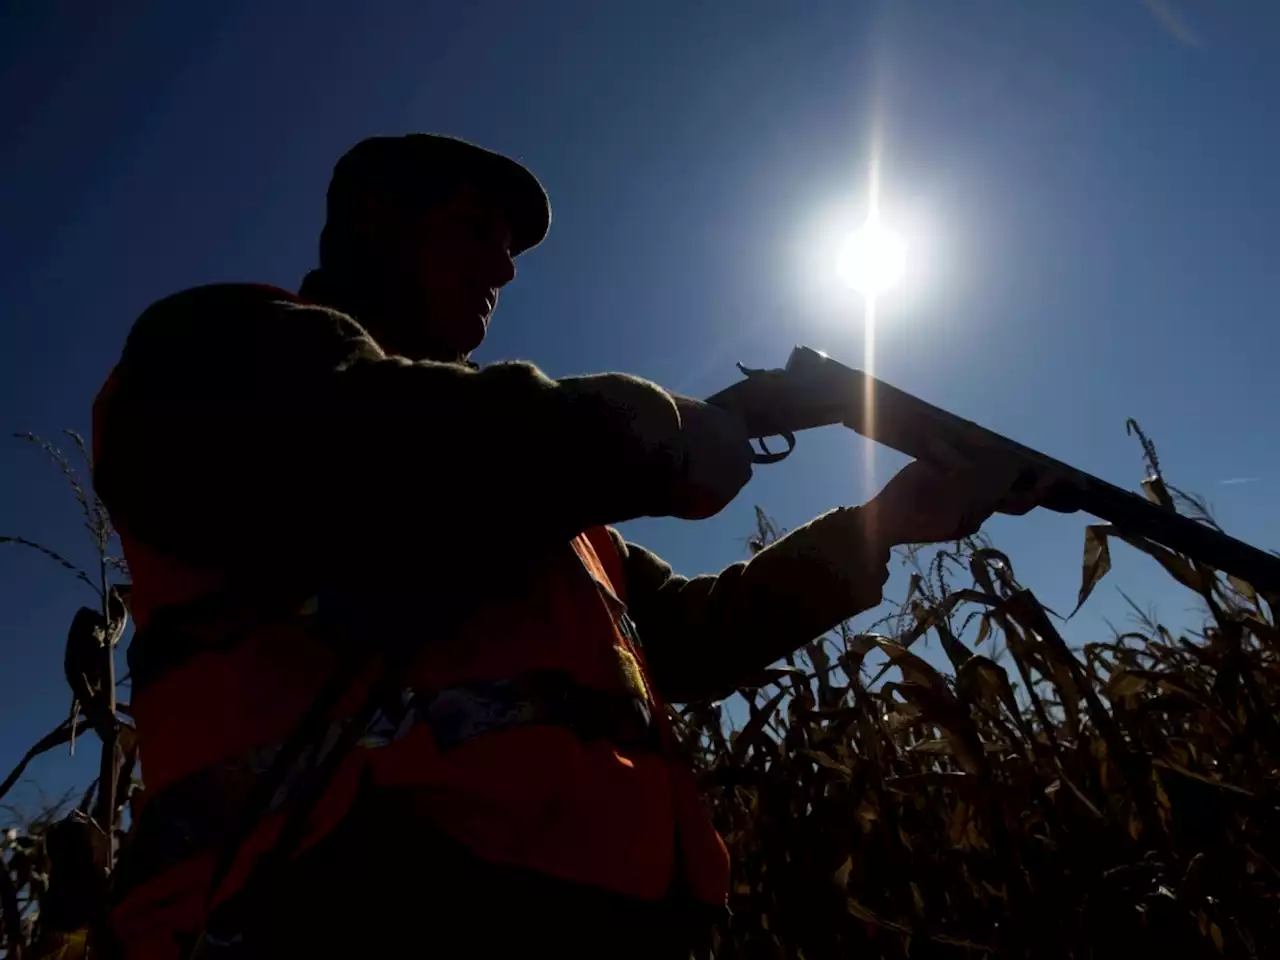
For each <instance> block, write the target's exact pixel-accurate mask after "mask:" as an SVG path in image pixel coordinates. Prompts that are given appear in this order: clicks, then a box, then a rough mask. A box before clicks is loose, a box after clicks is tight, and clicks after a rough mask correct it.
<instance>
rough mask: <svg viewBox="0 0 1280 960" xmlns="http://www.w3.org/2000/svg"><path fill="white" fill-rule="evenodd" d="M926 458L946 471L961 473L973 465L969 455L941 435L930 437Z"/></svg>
mask: <svg viewBox="0 0 1280 960" xmlns="http://www.w3.org/2000/svg"><path fill="white" fill-rule="evenodd" d="M926 460H927V462H928V463H930V464H931V465H933V466H934V467H936V468H938V469H939V470H942V471H944V472H946V473H960V472H963V471H965V470H968V469H972V467H973V461H972V460H971V459H970V458H969V457H966V456H965V455H964V454H962V453H961V452H960V451H959V450H957V449H956V448H955V447H953V446H952V445H951V444H949V443H947V442H946V441H945V440H942V439H941V438H939V437H932V438H930V440H929V444H928V453H927V454H926Z"/></svg>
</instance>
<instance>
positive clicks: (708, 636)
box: [611, 507, 889, 703]
mask: <svg viewBox="0 0 1280 960" xmlns="http://www.w3.org/2000/svg"><path fill="white" fill-rule="evenodd" d="M611 532H612V533H613V536H614V542H615V544H616V545H617V546H618V548H619V550H620V552H621V553H622V558H623V570H624V575H625V577H626V588H627V603H628V607H629V608H630V611H631V615H632V618H633V620H634V621H635V623H636V628H637V631H638V632H639V634H640V639H641V642H642V643H643V644H644V650H645V657H646V659H647V660H648V663H649V669H650V671H651V672H652V674H653V678H654V683H655V684H656V685H657V687H658V689H659V690H661V691H662V693H663V696H664V697H666V698H667V699H668V700H672V701H675V702H680V703H687V702H690V701H695V700H704V699H710V698H713V697H723V696H726V695H728V694H729V693H730V692H732V691H733V690H734V689H735V688H736V687H738V686H741V685H742V684H743V683H745V682H748V681H749V680H750V679H751V677H752V675H753V674H756V673H758V672H759V671H761V670H763V669H765V668H766V667H768V666H769V665H770V664H772V663H775V662H776V661H778V660H779V659H781V658H782V657H784V656H786V654H788V653H790V652H791V651H793V650H795V649H797V648H798V647H801V646H803V645H804V644H806V643H809V642H810V641H812V640H815V639H817V638H818V637H820V636H821V635H822V634H824V633H826V632H827V631H828V630H831V629H832V628H834V627H835V626H836V625H837V624H839V623H840V622H841V621H843V620H846V619H848V618H849V617H852V616H854V615H855V614H857V613H860V612H862V611H863V610H868V609H870V608H871V607H874V606H875V605H876V604H878V603H879V602H880V600H881V596H882V591H883V588H884V584H885V581H886V580H887V579H888V576H889V573H888V562H889V551H888V549H887V548H885V547H879V546H875V545H873V543H872V541H871V539H870V538H869V537H868V536H867V535H866V532H865V530H864V529H863V524H862V516H861V511H860V509H858V508H855V507H846V508H841V509H838V510H833V511H831V512H829V513H825V514H823V515H822V516H820V517H818V518H817V519H816V520H813V521H811V522H809V523H807V524H805V525H804V526H803V527H800V528H798V529H796V530H793V531H792V532H790V533H788V534H787V535H786V536H785V537H782V538H781V539H779V540H777V541H776V542H774V543H772V544H770V545H769V546H768V547H766V548H765V549H763V550H761V551H760V552H759V553H758V554H756V555H755V556H754V557H752V558H751V559H750V560H747V561H745V562H742V563H735V564H734V565H733V566H731V567H728V568H726V569H725V570H723V571H721V572H720V573H719V574H711V575H703V576H697V577H693V578H689V577H683V576H680V575H679V574H676V573H673V572H672V570H671V567H670V566H669V565H668V564H667V563H665V562H664V561H663V560H661V559H659V558H658V557H657V556H655V555H654V554H653V553H651V552H650V551H648V550H646V549H645V548H644V547H641V546H637V545H636V544H633V543H628V542H626V541H624V540H623V539H622V537H621V536H620V535H619V534H618V533H617V531H611Z"/></svg>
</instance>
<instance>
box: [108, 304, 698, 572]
mask: <svg viewBox="0 0 1280 960" xmlns="http://www.w3.org/2000/svg"><path fill="white" fill-rule="evenodd" d="M109 383H110V388H109V390H104V393H103V395H102V397H100V400H99V404H98V410H97V415H96V420H97V423H96V427H95V434H96V437H95V445H96V447H97V457H96V460H97V462H96V463H95V470H94V479H95V484H96V486H97V489H98V491H99V494H100V495H101V496H102V498H103V500H104V502H105V503H106V505H107V507H108V509H109V510H110V511H111V513H112V515H113V517H115V518H116V520H117V522H118V523H119V524H120V525H121V527H122V529H125V530H127V531H128V532H130V533H131V534H132V535H133V536H136V537H138V538H141V539H143V540H145V541H146V542H148V543H150V544H151V545H153V546H154V547H156V548H158V549H160V550H162V551H164V552H167V553H169V554H170V555H173V556H176V557H179V558H183V559H186V560H188V561H189V562H192V563H195V564H197V565H199V566H203V567H205V568H213V569H215V570H224V571H236V572H237V573H242V574H244V575H245V576H247V577H249V578H251V579H260V578H262V577H272V578H283V577H290V576H297V577H298V578H299V579H301V580H303V581H306V582H308V583H315V582H316V579H317V578H319V579H320V580H321V581H323V582H327V581H329V580H333V581H337V582H344V583H349V582H351V581H352V579H355V580H356V581H360V580H365V581H369V582H376V583H378V584H380V585H384V586H385V585H387V584H388V582H389V581H394V579H395V578H397V577H399V576H401V575H403V576H404V577H406V578H409V579H411V580H412V581H413V582H417V583H422V582H423V576H424V574H426V575H437V576H438V577H441V578H444V579H446V580H451V581H456V580H461V579H463V574H464V573H465V574H466V576H467V577H468V578H470V579H475V576H476V571H477V569H478V567H477V565H478V564H487V563H488V562H489V561H488V560H487V559H486V558H487V557H488V556H490V554H491V553H492V551H494V550H495V548H496V543H497V542H498V538H501V543H502V544H503V547H502V552H503V560H504V562H508V561H509V560H511V552H512V550H513V548H512V546H511V545H512V544H516V545H517V546H516V547H515V548H514V550H515V552H516V553H517V554H520V555H522V556H525V555H527V556H529V557H530V559H533V556H534V555H537V554H540V553H541V552H543V551H545V550H547V549H550V548H551V547H552V546H553V545H555V544H562V543H564V542H566V541H567V540H569V539H570V538H572V537H573V536H574V535H576V534H577V533H578V532H579V531H581V530H582V529H585V528H586V527H589V526H592V525H596V524H604V523H616V522H620V521H622V520H623V519H625V518H629V517H635V516H640V515H644V514H645V513H646V511H647V510H648V509H649V508H650V506H651V505H652V502H653V496H652V489H653V486H654V484H655V483H656V482H658V481H657V475H658V473H660V471H661V470H663V469H667V468H666V467H665V466H664V465H663V464H662V463H660V462H658V460H659V459H660V458H658V457H656V456H655V455H654V454H653V452H652V451H651V450H650V449H648V448H643V449H642V448H641V447H640V445H639V443H638V441H636V440H635V439H634V435H635V431H634V430H632V429H631V423H630V421H632V420H633V419H635V418H636V417H649V418H650V419H651V420H652V421H654V422H655V423H656V424H657V427H656V429H658V432H659V433H661V431H662V430H667V429H670V430H678V428H679V427H678V425H679V414H678V412H677V411H676V409H675V407H674V404H673V403H672V402H671V399H670V397H669V396H668V395H667V394H665V393H664V392H663V391H661V390H660V389H659V388H657V387H654V386H653V385H652V384H648V383H647V382H645V381H640V380H635V381H633V384H632V385H633V386H634V387H635V389H634V391H632V394H628V396H633V398H634V400H635V403H632V404H628V403H623V404H617V403H614V402H605V401H602V400H601V399H600V398H599V397H598V396H596V395H594V394H593V393H591V392H589V391H582V390H574V389H572V387H571V383H572V381H560V382H557V381H554V380H551V379H549V378H547V377H546V376H544V375H543V374H542V373H541V372H539V370H538V369H537V368H536V367H533V366H531V365H529V364H526V363H500V364H494V365H491V366H488V367H485V368H483V369H473V368H471V367H469V366H467V365H463V364H445V363H427V362H423V363H414V362H409V361H407V360H405V359H403V358H398V357H392V356H388V355H386V354H385V353H383V351H382V350H381V349H380V348H379V347H378V345H377V344H376V343H375V342H374V341H373V340H372V339H371V338H370V337H369V336H368V335H367V334H366V333H365V331H364V330H363V329H362V328H361V327H360V326H359V325H358V324H357V323H356V322H355V321H354V320H352V319H351V318H350V317H348V316H346V315H344V314H342V313H339V312H336V311H333V310H328V309H325V308H322V307H316V306H306V305H301V304H298V303H295V302H292V301H290V300H286V299H285V298H284V296H283V295H282V294H281V292H279V291H274V292H273V291H271V290H270V288H254V287H248V286H246V285H225V286H213V287H204V288H197V289H195V290H190V291H187V292H185V293H182V294H178V295H176V296H174V297H170V298H168V299H167V300H164V301H160V302H159V303H158V304H156V305H154V306H153V307H151V308H150V309H148V310H147V311H146V312H145V313H144V314H143V315H142V316H141V317H140V318H139V320H138V322H137V323H136V324H135V326H134V328H133V330H132V332H131V333H130V336H129V338H128V341H127V343H126V346H125V349H124V353H123V356H122V358H121V360H120V363H119V364H118V366H117V367H116V370H115V373H114V374H113V376H112V379H111V381H109ZM624 386H626V385H625V384H624ZM624 392H625V391H624ZM518 561H519V557H516V558H514V560H512V562H518Z"/></svg>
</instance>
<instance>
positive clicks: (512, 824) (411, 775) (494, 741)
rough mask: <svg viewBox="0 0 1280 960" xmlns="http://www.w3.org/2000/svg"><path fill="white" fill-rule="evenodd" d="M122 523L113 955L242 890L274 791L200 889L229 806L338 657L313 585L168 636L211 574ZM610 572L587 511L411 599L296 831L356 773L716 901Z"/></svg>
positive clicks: (711, 834)
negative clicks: (460, 615) (488, 588)
mask: <svg viewBox="0 0 1280 960" xmlns="http://www.w3.org/2000/svg"><path fill="white" fill-rule="evenodd" d="M290 296H292V295H290ZM111 387H112V380H108V382H107V385H106V386H105V387H104V389H103V391H102V393H101V394H100V395H99V398H98V403H97V405H95V438H94V439H95V447H96V446H97V444H98V443H99V442H100V439H101V438H100V436H99V426H100V423H99V419H100V414H101V412H102V409H103V408H104V407H105V404H107V403H108V402H109V398H110V393H111ZM121 519H123V520H126V521H127V518H121ZM121 539H122V545H123V549H124V553H125V556H126V559H127V561H128V563H129V567H130V570H131V573H132V575H133V581H134V585H133V589H132V593H131V598H130V602H131V606H132V613H133V616H134V619H135V623H136V624H137V625H138V633H137V635H136V636H135V640H134V650H132V651H131V658H133V657H134V656H135V654H136V655H137V659H138V661H139V662H137V663H133V662H132V660H131V665H132V666H133V669H134V684H135V686H134V691H133V696H132V712H133V715H134V719H135V722H136V724H137V728H138V733H139V736H140V742H141V747H142V756H143V758H144V762H145V774H146V783H147V790H146V794H145V797H146V799H145V800H144V802H143V803H142V804H141V807H140V809H139V811H138V813H137V822H136V823H135V835H134V837H133V838H132V840H131V842H130V844H129V845H128V846H127V847H126V855H125V857H124V859H123V861H122V866H121V869H120V870H119V871H118V882H119V886H120V889H119V892H118V895H117V898H116V904H115V907H114V910H113V914H112V925H113V928H114V931H115V933H116V935H117V936H118V937H119V939H120V941H121V943H122V945H123V947H124V949H125V954H126V956H128V957H131V958H132V957H139V958H148V960H150V958H155V960H162V958H163V960H171V958H173V957H175V956H177V949H178V948H177V946H176V944H177V940H176V937H177V936H179V935H181V934H183V933H185V932H194V931H196V930H198V929H200V927H201V925H202V924H203V922H204V919H205V914H206V903H207V902H209V898H210V897H211V896H212V902H214V903H215V904H216V903H217V902H220V901H223V900H225V899H226V898H227V897H229V896H231V895H232V894H234V893H235V892H236V891H237V890H238V889H241V888H242V887H243V885H244V883H245V881H246V879H247V877H248V876H249V874H250V871H251V868H252V866H253V864H254V862H255V860H256V859H257V858H258V857H259V856H260V855H261V854H262V853H263V852H265V851H267V850H269V849H270V848H271V846H272V844H273V842H274V840H275V839H276V837H277V836H278V834H279V831H280V829H281V826H282V824H283V823H284V822H285V821H286V820H287V818H288V813H289V803H288V800H287V799H286V800H285V802H283V803H276V804H274V805H273V806H272V807H271V808H270V809H269V810H268V812H266V813H265V815H264V816H263V817H262V818H261V820H260V822H259V823H258V824H257V826H256V827H255V828H254V829H253V830H252V832H251V833H250V834H249V835H248V839H247V840H245V841H244V842H243V843H242V844H241V845H240V847H239V851H240V852H239V854H238V855H237V856H236V858H235V860H234V861H233V863H232V865H231V867H230V868H229V869H228V870H227V871H225V876H224V879H223V880H222V881H221V883H220V884H219V885H218V888H217V890H216V891H211V890H210V887H211V884H212V881H213V879H214V873H215V863H216V862H217V860H218V858H219V857H220V856H221V855H222V854H223V851H224V850H225V849H226V845H227V837H228V836H229V831H233V826H232V824H231V821H232V820H233V819H234V815H233V814H234V811H235V810H236V809H237V808H239V807H244V806H245V805H246V803H247V801H246V797H247V796H248V795H249V794H250V793H251V791H252V788H253V786H254V785H255V784H257V783H258V782H260V781H261V779H262V775H263V773H264V771H265V770H266V769H267V768H268V766H269V765H270V763H271V760H272V759H273V757H274V755H275V753H276V751H277V750H278V749H279V745H280V744H281V743H283V742H285V741H287V740H288V739H289V738H290V736H291V734H292V733H293V731H294V730H295V729H296V727H297V725H298V723H299V721H300V719H301V718H302V716H303V715H304V713H305V712H306V711H307V709H308V707H309V706H311V704H312V703H313V702H314V701H315V699H316V697H317V695H318V694H319V692H320V691H321V690H322V689H323V688H324V687H325V685H326V684H327V683H328V682H329V681H330V678H331V677H332V676H333V675H334V673H335V672H336V671H338V670H339V669H341V662H342V661H341V660H340V654H339V644H337V643H334V642H333V640H332V636H331V635H332V633H333V629H332V626H331V624H330V623H329V620H328V618H327V616H326V599H325V598H323V597H322V598H319V600H318V601H317V600H315V599H312V600H310V601H306V600H305V598H298V602H291V603H288V604H284V605H282V609H281V610H280V611H279V613H278V615H274V616H267V615H264V614H263V613H262V612H261V610H260V609H258V610H255V611H252V612H248V611H245V612H243V613H242V612H241V611H237V610H236V604H235V601H234V600H228V602H227V603H226V604H223V605H221V607H220V609H219V612H217V613H216V614H215V613H212V612H210V613H207V614H204V615H199V614H197V615H194V616H187V617H186V618H185V620H184V621H183V630H182V631H181V632H180V635H177V634H172V633H170V634H165V633H164V632H163V631H160V630H159V629H158V624H160V623H161V621H162V620H163V619H164V617H165V615H166V614H167V613H168V612H170V611H173V610H178V609H182V608H184V607H185V608H186V609H187V610H191V611H198V609H199V605H200V604H202V603H206V602H208V601H209V600H210V599H211V598H216V597H218V596H219V595H220V594H221V593H222V584H221V583H220V582H218V579H217V578H216V577H212V576H208V575H205V574H202V573H200V572H199V571H196V570H193V569H191V568H189V567H187V566H185V565H183V564H181V563H178V562H176V561H174V560H172V559H171V558H167V557H163V556H160V555H159V554H157V553H156V552H155V551H154V550H152V549H151V548H149V547H148V546H146V545H145V544H143V543H140V542H138V541H137V540H136V539H134V538H133V537H131V536H130V535H129V533H128V531H127V529H125V528H123V527H122V528H121ZM478 575H480V576H483V575H485V574H484V573H478ZM490 575H492V574H490ZM498 575H499V576H500V575H501V572H500V571H499V572H498ZM623 579H624V578H623V575H622V562H621V557H620V556H619V554H618V552H617V550H616V548H615V547H614V544H613V541H612V539H611V538H610V536H609V535H608V533H607V531H605V530H603V529H595V530H589V531H587V532H586V533H584V534H582V535H580V536H578V537H577V538H576V539H575V540H574V541H573V542H572V543H571V544H566V545H565V547H564V548H563V549H562V550H560V551H558V552H557V554H556V555H555V557H554V558H553V559H552V561H551V562H550V563H548V564H547V565H546V566H544V567H543V568H542V569H541V570H540V572H538V573H536V574H534V575H532V576H530V578H529V582H528V583H527V584H526V585H524V587H523V589H521V590H519V591H518V592H517V593H515V594H514V597H515V599H513V600H511V601H507V602H504V603H502V604H500V605H495V606H492V607H489V606H485V607H484V608H483V609H479V610H477V611H475V612H474V614H473V615H471V616H470V617H469V619H468V620H467V621H466V622H465V623H464V625H463V626H462V627H461V628H460V629H458V630H455V631H453V633H452V635H450V636H447V637H436V636H431V634H430V631H431V617H430V615H429V612H426V611H424V615H423V617H422V633H423V635H422V638H421V643H420V644H417V643H414V644H413V647H414V648H415V650H416V652H415V654H414V658H413V659H411V661H410V666H409V668H408V669H407V671H406V672H405V673H404V674H403V677H404V684H403V685H404V687H405V688H406V689H405V691H404V694H403V696H402V697H401V698H400V699H399V700H398V701H397V702H396V703H394V704H388V705H387V706H386V708H385V709H383V710H380V711H379V713H378V715H377V716H376V718H375V721H374V722H372V723H370V724H369V726H368V729H367V731H366V732H365V735H364V736H363V738H362V739H361V740H360V745H359V747H358V748H357V749H355V750H353V751H352V752H351V753H350V754H349V755H348V756H347V757H346V758H345V759H344V760H343V762H342V764H341V765H340V767H339V768H338V772H337V774H336V775H335V776H334V777H333V779H332V780H331V782H330V783H329V785H328V787H327V788H326V790H325V792H324V794H323V796H322V798H321V800H320V801H319V802H318V803H317V804H316V805H315V806H314V808H313V809H312V811H311V813H310V815H309V819H308V821H307V831H306V836H305V839H304V840H303V842H302V844H301V845H300V847H299V849H306V848H307V847H309V846H311V845H314V844H315V843H316V842H317V841H318V840H320V839H321V838H323V837H324V836H325V835H326V834H327V833H329V832H330V831H331V830H333V828H334V827H335V826H336V825H337V824H338V822H339V821H340V820H341V819H342V817H343V815H344V814H345V813H346V812H347V811H348V809H349V808H350V805H351V803H352V801H353V800H354V798H355V794H356V789H357V785H358V782H359V781H360V779H361V777H362V776H363V777H365V778H367V780H368V781H370V782H371V783H372V784H373V785H375V787H376V786H385V787H393V788H397V789H398V790H399V791H400V792H407V793H408V794H409V795H410V796H411V797H412V807H413V808H414V809H415V810H416V811H417V812H418V813H419V814H420V815H421V816H422V817H423V819H424V821H426V822H428V823H430V824H431V825H432V826H433V827H435V828H437V829H439V830H441V831H443V832H444V833H445V834H447V835H449V836H451V837H453V838H455V839H456V840H458V841H461V842H462V843H463V844H464V845H465V846H466V847H468V848H469V849H470V850H471V851H472V852H474V853H475V854H476V855H477V856H478V857H479V858H481V859H482V860H486V861H489V862H492V863H495V864H509V865H514V866H520V867H525V868H529V869H533V870H536V871H539V872H542V873H545V874H548V875H550V876H553V877H557V878H561V879H564V880H568V881H573V882H577V883H581V884H586V885H589V886H593V887H597V888H602V889H604V890H609V891H613V892H616V893H619V894H623V895H625V896H629V897H632V898H636V899H639V900H646V901H657V900H660V899H662V898H663V897H664V896H667V895H668V894H669V892H670V891H671V890H672V889H673V885H675V886H678V887H679V888H680V889H682V890H683V892H684V895H686V896H689V897H691V898H692V899H694V900H695V901H698V902H702V903H705V904H709V905H723V904H724V903H725V901H726V898H727V894H728V883H729V876H728V874H729V861H728V854H727V852H726V850H725V847H724V844H723V842H722V841H721V839H720V837H719V835H718V834H717V833H716V831H715V829H714V827H712V825H711V823H710V821H709V820H708V819H707V817H706V814H705V812H704V810H703V808H702V805H701V802H700V799H699V797H698V796H697V793H696V790H695V786H694V781H693V777H692V773H691V771H690V769H689V768H688V766H687V764H686V763H685V762H684V761H683V759H682V758H681V757H680V756H679V755H678V752H677V751H676V750H675V749H674V747H675V744H674V738H673V734H672V730H671V728H670V725H669V723H668V720H667V716H666V712H665V705H664V704H663V702H662V700H661V699H660V697H659V696H658V694H657V692H656V691H655V690H654V688H653V685H652V683H651V682H650V680H649V674H648V670H647V667H646V665H645V660H644V654H643V651H642V649H641V647H640V645H639V643H638V641H637V639H636V637H635V633H634V629H633V627H632V625H631V623H630V620H629V618H628V617H627V616H626V607H625V585H624V582H623ZM153 626H155V629H153ZM347 639H348V640H350V639H352V638H347ZM354 639H356V640H358V638H354ZM410 639H411V640H412V638H410ZM139 641H142V643H141V644H140V643H139ZM179 646H180V647H181V650H180V651H179V650H178V649H177V648H178V647H179ZM167 648H168V649H167ZM176 653H180V655H174V654H176ZM144 658H145V659H147V660H149V661H150V665H148V664H146V663H143V662H141V661H142V660H143V659H144ZM381 667H382V662H381V661H380V660H378V659H376V658H370V661H369V662H367V663H366V664H365V665H364V667H363V672H358V673H357V674H356V675H354V676H352V677H351V683H350V685H349V688H348V689H347V690H346V691H345V693H344V694H343V696H342V697H341V699H340V700H339V702H338V704H337V706H335V708H334V710H333V711H332V716H331V719H332V720H333V722H334V724H335V729H337V726H336V725H339V724H340V723H341V721H342V720H343V719H344V718H346V717H349V716H350V715H351V713H353V712H354V711H355V710H356V709H357V708H358V706H359V705H360V703H361V702H363V700H364V698H365V696H366V694H367V692H368V691H369V689H370V687H371V685H372V683H373V680H374V679H375V677H376V676H377V675H378V672H379V670H380V669H381ZM140 673H141V675H140Z"/></svg>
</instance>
